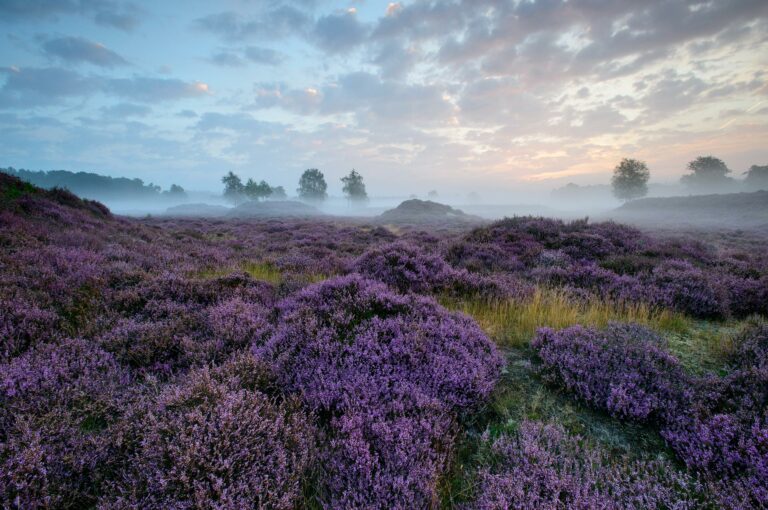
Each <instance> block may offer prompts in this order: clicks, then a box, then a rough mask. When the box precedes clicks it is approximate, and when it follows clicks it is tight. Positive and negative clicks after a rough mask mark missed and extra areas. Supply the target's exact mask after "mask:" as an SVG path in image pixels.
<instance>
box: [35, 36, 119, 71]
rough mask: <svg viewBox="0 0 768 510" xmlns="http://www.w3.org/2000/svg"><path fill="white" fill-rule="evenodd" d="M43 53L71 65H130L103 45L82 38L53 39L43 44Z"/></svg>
mask: <svg viewBox="0 0 768 510" xmlns="http://www.w3.org/2000/svg"><path fill="white" fill-rule="evenodd" d="M43 51H44V52H45V53H46V54H47V55H49V56H52V57H56V58H59V59H61V60H63V61H65V62H68V63H71V64H77V63H80V62H87V63H90V64H93V65H96V66H99V67H116V66H124V65H128V61H126V60H125V59H124V58H123V57H121V56H120V55H118V54H117V53H115V52H114V51H112V50H110V49H108V48H107V47H106V46H104V45H103V44H100V43H96V42H92V41H89V40H87V39H84V38H82V37H59V38H57V39H51V40H49V41H46V42H45V43H43Z"/></svg>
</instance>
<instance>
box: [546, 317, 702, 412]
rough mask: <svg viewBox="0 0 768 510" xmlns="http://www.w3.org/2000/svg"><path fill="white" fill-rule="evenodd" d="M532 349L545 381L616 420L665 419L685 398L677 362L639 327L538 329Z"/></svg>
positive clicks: (684, 381)
mask: <svg viewBox="0 0 768 510" xmlns="http://www.w3.org/2000/svg"><path fill="white" fill-rule="evenodd" d="M531 346H532V347H533V348H534V350H535V351H536V354H537V356H538V358H539V360H540V370H541V373H542V375H543V376H544V378H545V380H547V381H549V382H552V383H555V384H557V385H560V386H562V387H564V388H565V389H567V390H569V391H572V392H574V393H575V394H576V395H578V396H579V397H580V398H581V399H583V400H584V401H586V402H588V403H590V404H592V405H593V406H595V407H597V408H598V409H605V410H607V411H608V412H609V413H610V414H611V415H613V416H616V417H618V418H625V419H634V420H639V421H644V422H649V421H650V422H658V421H660V420H661V421H663V420H665V419H666V416H668V415H670V414H672V413H674V412H675V410H676V409H677V407H678V406H679V405H680V404H681V403H682V402H684V401H685V400H684V399H685V398H686V397H687V393H686V386H687V377H686V375H685V373H684V371H683V369H682V367H681V365H680V363H679V362H678V361H677V359H675V358H674V357H673V356H671V355H670V354H669V353H667V352H666V351H665V350H664V348H663V340H662V339H660V338H659V337H657V336H656V335H655V334H654V333H652V332H651V331H649V330H647V329H645V328H643V327H642V326H637V325H619V324H611V325H610V326H609V327H608V328H607V329H606V330H604V331H597V330H594V329H588V328H583V327H581V326H573V327H570V328H565V329H563V330H561V331H553V330H551V329H549V328H542V329H540V330H539V331H538V332H537V334H536V337H535V338H534V339H533V340H532V341H531Z"/></svg>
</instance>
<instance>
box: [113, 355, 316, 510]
mask: <svg viewBox="0 0 768 510" xmlns="http://www.w3.org/2000/svg"><path fill="white" fill-rule="evenodd" d="M234 363H235V365H236V366H227V365H225V366H224V367H222V368H220V369H218V370H213V371H211V370H209V369H201V370H199V371H197V372H193V373H191V374H190V375H189V376H188V377H187V378H186V379H185V380H184V381H183V382H182V383H180V384H178V385H172V386H170V387H168V388H167V389H166V390H165V391H163V393H162V394H161V395H160V396H159V398H158V400H157V403H156V404H154V405H152V407H151V409H150V410H149V412H147V413H145V415H144V416H143V419H142V420H141V422H140V424H139V426H138V427H137V430H138V431H137V433H138V434H139V436H140V440H139V441H138V442H137V444H138V445H139V446H138V448H137V451H136V452H135V453H134V454H133V456H132V458H131V462H130V463H129V464H128V465H127V467H126V470H125V472H124V473H123V474H122V476H121V477H120V479H119V480H120V482H119V483H118V485H117V486H116V487H114V488H113V490H111V491H109V492H108V493H107V494H105V496H104V498H102V501H101V503H100V507H101V508H147V509H162V508H232V509H234V508H275V509H292V508H296V507H297V504H298V501H299V499H300V497H301V494H302V487H303V483H304V479H305V477H306V476H307V474H308V471H309V470H310V469H311V468H312V466H313V463H314V458H315V453H314V451H315V450H314V445H315V431H314V427H313V426H312V424H311V420H310V417H309V416H307V415H306V414H305V413H304V412H303V411H302V410H301V409H300V406H299V405H298V402H296V401H294V400H291V399H288V400H283V401H278V400H275V399H274V398H272V397H270V396H269V395H268V394H266V393H264V392H262V391H261V390H260V389H258V388H255V387H252V386H251V384H252V383H254V382H256V383H257V384H258V383H260V382H261V381H263V380H265V379H267V378H268V375H267V374H266V373H265V371H266V368H264V367H262V366H261V365H259V364H258V363H257V362H256V361H255V360H252V358H251V360H248V359H244V358H240V359H238V360H236V361H234ZM244 369H247V370H248V371H249V372H251V374H250V375H249V374H244V373H243V372H245V370H244ZM243 375H244V376H245V377H242V376H243ZM110 493H113V494H114V495H111V494H110Z"/></svg>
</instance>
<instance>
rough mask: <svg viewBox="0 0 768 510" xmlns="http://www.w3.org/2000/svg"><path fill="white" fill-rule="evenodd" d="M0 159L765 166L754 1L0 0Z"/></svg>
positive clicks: (181, 178) (767, 72)
mask: <svg viewBox="0 0 768 510" xmlns="http://www.w3.org/2000/svg"><path fill="white" fill-rule="evenodd" d="M0 39H2V42H1V43H0V158H1V159H2V161H0V166H14V167H17V168H19V167H22V168H31V169H55V168H64V169H69V170H86V171H96V172H100V173H105V174H109V175H125V176H130V177H140V178H142V179H144V180H145V181H152V182H155V183H157V184H160V185H162V186H168V185H169V184H170V183H171V182H178V183H181V184H182V185H184V186H185V187H187V188H191V189H218V188H220V183H219V179H220V177H221V175H222V174H223V173H224V172H226V171H228V170H234V171H235V172H238V173H240V174H241V175H242V176H243V177H253V178H256V179H262V178H263V179H267V180H268V181H270V182H271V183H272V184H274V185H284V186H285V187H286V188H287V189H289V190H291V189H294V188H295V186H296V181H297V179H298V176H299V175H300V173H301V171H302V170H303V169H305V168H309V167H317V168H320V169H321V170H322V171H323V172H324V173H325V174H326V177H327V178H328V180H329V183H330V191H331V192H333V193H339V188H340V184H339V183H338V178H339V177H340V176H341V175H342V174H344V173H345V172H348V171H349V169H351V168H353V167H354V168H356V169H357V170H358V171H360V172H361V173H362V174H363V175H364V176H365V178H366V181H367V182H368V187H369V190H370V191H371V192H372V193H374V194H379V195H381V194H407V193H409V192H410V191H415V192H419V193H420V192H424V191H426V190H428V189H432V188H437V189H439V190H441V191H444V192H447V193H453V192H456V193H458V192H468V191H477V192H480V193H483V192H490V191H496V192H503V191H505V190H515V189H517V190H519V189H525V187H526V186H529V187H532V186H537V187H539V188H541V187H545V186H546V187H549V188H552V187H556V186H559V185H562V184H563V183H565V182H569V181H573V182H578V183H585V184H586V183H600V182H607V181H608V178H609V175H610V171H611V169H612V167H613V166H614V165H615V164H616V163H617V162H618V161H619V160H620V159H621V158H622V157H625V156H626V157H635V158H640V159H643V160H646V161H647V162H648V164H649V167H650V168H651V172H652V176H653V177H652V178H653V180H655V181H658V182H671V181H673V180H676V179H677V178H679V176H680V175H681V174H682V173H684V167H685V163H686V162H687V161H689V160H690V159H692V158H694V157H695V156H697V155H701V154H714V155H716V156H719V157H721V158H722V159H724V160H725V161H726V163H727V164H728V165H729V166H730V167H731V168H732V169H733V170H734V172H738V173H741V172H743V171H744V170H746V168H747V167H748V166H749V165H751V164H755V163H757V164H766V163H768V2H766V0H712V1H703V2H702V1H662V0H642V1H637V0H625V1H621V0H569V1H560V0H538V1H528V0H526V1H511V0H510V1H503V0H441V1H428V0H423V1H420V0H415V1H401V2H387V1H383V2H380V1H372V0H358V1H355V0H348V1H341V2H336V1H323V0H293V1H279V0H220V1H216V2H212V1H208V0H206V1H202V0H184V1H179V2H172V1H167V0H163V1H158V0H154V1H152V2H149V1H147V2H144V1H134V2H123V1H118V0H0Z"/></svg>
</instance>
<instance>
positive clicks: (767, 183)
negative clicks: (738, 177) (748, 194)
mask: <svg viewBox="0 0 768 510" xmlns="http://www.w3.org/2000/svg"><path fill="white" fill-rule="evenodd" d="M746 174H747V177H746V178H745V179H744V184H746V185H747V186H748V187H749V188H751V189H768V165H764V166H758V165H752V166H751V167H749V170H747V171H746Z"/></svg>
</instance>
